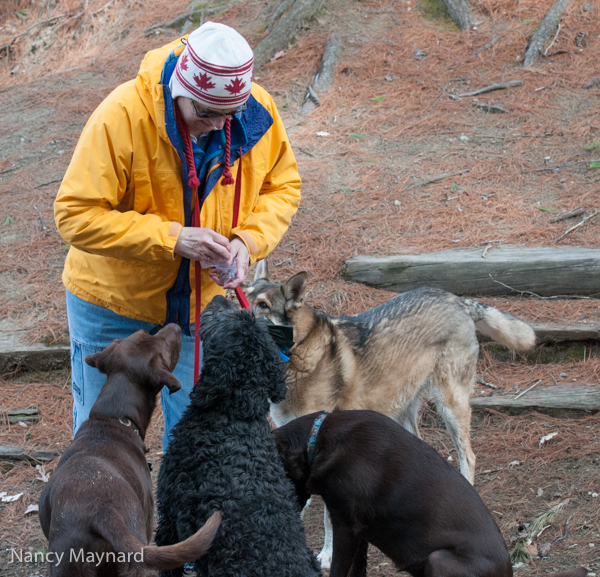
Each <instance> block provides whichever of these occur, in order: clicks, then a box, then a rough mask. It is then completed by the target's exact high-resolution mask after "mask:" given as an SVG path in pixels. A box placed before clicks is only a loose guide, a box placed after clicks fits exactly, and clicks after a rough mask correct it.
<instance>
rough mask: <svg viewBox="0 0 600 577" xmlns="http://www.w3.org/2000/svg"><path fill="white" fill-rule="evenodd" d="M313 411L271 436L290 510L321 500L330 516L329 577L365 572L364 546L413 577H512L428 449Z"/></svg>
mask: <svg viewBox="0 0 600 577" xmlns="http://www.w3.org/2000/svg"><path fill="white" fill-rule="evenodd" d="M322 414H323V413H313V414H311V415H306V416H304V417H300V418H298V419H295V420H293V421H291V422H290V423H288V424H287V425H284V426H283V427H280V428H278V429H276V430H275V431H274V433H275V438H276V441H277V446H278V449H279V452H280V455H281V457H282V458H283V462H284V467H285V470H286V473H287V475H288V476H289V477H290V478H291V480H292V481H293V483H294V485H295V488H296V493H297V496H298V499H299V500H300V504H301V505H304V504H305V503H306V501H307V500H308V498H309V497H310V495H321V496H322V497H323V500H324V501H325V505H326V506H327V509H328V510H329V511H330V513H331V519H332V523H333V559H332V565H331V573H330V577H347V575H351V576H352V577H361V576H364V575H366V567H367V548H368V543H372V544H373V545H375V546H376V547H377V548H378V549H380V550H381V551H382V552H383V553H384V554H385V555H387V556H388V557H390V559H392V561H394V563H395V564H396V566H397V567H398V569H399V570H400V571H406V572H408V573H410V574H411V575H414V576H415V577H511V576H512V574H513V572H512V566H511V562H510V556H509V554H508V550H507V548H506V544H505V543H504V540H503V538H502V535H501V533H500V530H499V529H498V526H497V525H496V523H495V521H494V519H493V518H492V515H491V514H490V512H489V511H488V509H487V508H486V506H485V505H484V503H483V501H482V500H481V498H480V497H479V495H478V494H477V491H476V490H475V489H474V488H473V487H472V486H471V484H470V483H469V482H468V481H467V480H466V479H465V478H464V477H463V476H462V475H461V474H460V473H459V472H458V471H457V470H456V469H454V468H453V467H452V466H451V465H450V464H449V463H447V462H446V461H445V460H444V458H443V457H442V456H441V455H439V453H437V451H435V450H434V449H433V448H432V447H430V446H429V445H427V444H426V443H424V442H423V441H421V440H420V439H418V438H417V437H415V436H414V435H412V434H411V433H409V432H408V431H406V430H405V429H403V428H402V427H401V426H400V425H398V424H397V423H396V422H394V421H393V420H392V419H390V418H389V417H386V416H384V415H382V414H380V413H377V412H375V411H334V412H333V413H330V414H328V415H327V416H325V418H324V420H322V424H321V425H320V427H319V420H320V419H319V417H321V416H322ZM586 574H587V571H586V570H585V569H584V568H581V567H580V568H579V569H575V570H573V571H568V572H564V573H560V574H558V575H555V576H554V577H585V575H586Z"/></svg>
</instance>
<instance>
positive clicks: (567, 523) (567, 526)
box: [551, 513, 575, 545]
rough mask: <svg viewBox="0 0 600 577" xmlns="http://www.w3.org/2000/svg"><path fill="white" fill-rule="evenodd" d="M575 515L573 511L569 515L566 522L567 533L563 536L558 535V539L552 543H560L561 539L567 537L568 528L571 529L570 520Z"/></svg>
mask: <svg viewBox="0 0 600 577" xmlns="http://www.w3.org/2000/svg"><path fill="white" fill-rule="evenodd" d="M573 515H575V513H571V514H570V515H569V518H568V519H567V522H566V523H565V533H564V535H563V536H562V537H557V538H556V539H554V541H552V543H551V545H554V544H555V543H558V542H559V541H562V540H563V539H566V538H567V535H568V534H569V532H568V530H569V521H570V520H571V518H572V517H573Z"/></svg>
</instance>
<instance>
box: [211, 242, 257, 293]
mask: <svg viewBox="0 0 600 577" xmlns="http://www.w3.org/2000/svg"><path fill="white" fill-rule="evenodd" d="M229 252H230V254H231V256H232V262H233V263H235V264H236V266H237V274H236V277H235V278H234V279H233V280H230V281H229V282H227V283H225V284H224V285H221V286H223V288H225V289H234V288H235V287H237V286H240V285H241V284H242V283H243V282H244V279H245V278H246V273H247V272H248V267H249V266H250V253H249V252H248V249H247V248H246V245H245V244H244V241H243V240H241V239H239V238H234V239H233V240H232V241H231V242H230V243H229ZM209 275H210V278H211V279H212V280H213V281H215V282H216V283H217V284H219V285H220V284H221V282H220V281H219V278H218V277H217V276H216V275H215V274H214V273H213V271H212V270H211V271H210V273H209Z"/></svg>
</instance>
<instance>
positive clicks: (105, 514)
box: [39, 324, 221, 577]
mask: <svg viewBox="0 0 600 577" xmlns="http://www.w3.org/2000/svg"><path fill="white" fill-rule="evenodd" d="M180 351H181V329H180V328H179V327H178V326H177V325H175V324H170V325H168V326H166V327H165V328H163V329H161V330H160V331H159V332H158V333H157V334H156V335H155V336H151V335H149V334H148V333H147V332H145V331H138V332H137V333H135V334H133V335H132V336H130V337H128V338H126V339H119V340H116V341H115V342H114V343H113V344H112V345H110V346H109V347H107V348H106V349H105V350H104V351H102V352H101V353H97V354H93V355H89V356H88V357H86V359H85V360H86V362H87V363H88V364H89V365H90V366H92V367H96V368H97V369H98V370H99V371H100V372H102V373H104V374H106V375H107V376H108V378H107V381H106V383H105V384H104V386H103V387H102V391H101V392H100V395H99V396H98V399H97V400H96V402H95V403H94V406H93V407H92V410H91V412H90V418H89V420H88V421H86V422H84V423H83V424H82V425H81V427H80V428H79V430H78V431H77V434H76V435H75V438H74V439H73V442H72V443H71V445H70V446H69V447H68V449H67V451H66V452H65V454H64V455H63V456H62V458H61V460H60V461H59V463H58V465H57V467H56V471H55V472H54V474H53V475H52V477H51V479H50V481H49V483H48V484H47V485H46V487H45V489H44V491H43V492H42V495H41V498H40V504H39V511H40V523H41V525H42V529H43V531H44V534H45V535H46V537H47V538H48V541H49V545H48V553H47V555H46V558H47V560H48V563H49V575H50V576H51V577H61V576H69V577H74V576H75V577H77V576H96V575H102V576H108V575H111V576H112V575H115V576H116V575H119V576H123V575H133V574H136V575H139V574H141V573H143V571H144V570H145V569H156V570H162V569H172V568H173V567H179V566H181V565H183V564H185V563H186V562H189V561H194V560H196V559H197V558H198V557H200V556H202V555H204V554H205V553H206V552H207V551H208V549H209V548H210V545H211V543H212V540H213V538H214V536H215V533H216V532H217V529H218V528H219V524H220V522H221V514H220V513H215V514H214V515H213V516H212V517H211V518H210V519H208V521H207V522H206V524H205V525H204V526H203V527H202V528H201V529H200V530H199V531H198V532H197V533H195V534H194V535H193V536H191V537H190V538H189V539H186V540H185V541H183V542H181V543H177V544H175V545H171V546H168V547H150V546H148V543H149V542H150V538H151V536H152V519H153V515H154V500H153V497H152V481H151V478H150V471H149V470H148V465H147V463H146V457H145V452H146V451H145V446H144V437H145V435H146V430H147V428H148V425H149V424H150V418H151V417H152V413H153V411H154V408H155V406H156V395H157V394H158V393H159V391H160V390H161V389H162V387H163V386H166V387H168V389H169V392H170V393H172V392H175V391H177V390H179V389H180V388H181V384H180V382H179V381H178V380H177V379H176V378H175V377H174V376H173V374H172V371H173V369H174V368H175V365H176V364H177V360H178V359H179V353H180Z"/></svg>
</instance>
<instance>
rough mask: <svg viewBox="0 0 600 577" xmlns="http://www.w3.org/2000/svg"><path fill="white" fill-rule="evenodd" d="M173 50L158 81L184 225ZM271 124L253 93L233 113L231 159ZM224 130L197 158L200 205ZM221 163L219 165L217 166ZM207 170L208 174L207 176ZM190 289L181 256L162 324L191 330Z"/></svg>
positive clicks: (187, 195) (188, 196)
mask: <svg viewBox="0 0 600 577" xmlns="http://www.w3.org/2000/svg"><path fill="white" fill-rule="evenodd" d="M177 58H178V57H177V56H175V52H174V51H173V52H171V54H170V55H169V56H168V57H167V59H166V61H165V64H164V66H163V70H162V75H161V79H160V83H161V85H162V86H163V98H164V102H165V124H166V129H167V135H168V137H169V140H170V141H171V143H172V144H173V146H174V147H175V150H176V151H177V154H178V155H179V158H180V159H181V162H182V165H183V170H182V178H183V206H184V226H191V224H192V188H191V187H190V186H188V183H187V182H188V178H189V169H188V165H187V162H186V159H185V153H184V151H183V142H182V140H181V136H180V135H179V131H178V130H177V122H176V121H175V113H174V111H173V99H172V98H171V90H170V89H169V80H170V79H171V75H172V74H173V71H174V70H175V65H176V64H177ZM272 125H273V117H272V116H271V114H270V113H269V111H268V110H267V109H266V108H265V107H264V106H263V105H262V104H260V102H258V101H257V100H256V99H255V98H254V97H253V96H250V98H249V99H248V106H247V108H246V110H245V111H244V112H243V113H241V114H239V115H235V116H233V117H232V122H231V135H230V136H231V141H230V142H231V156H230V163H231V164H232V165H233V163H234V162H235V161H236V160H237V159H238V158H239V157H240V150H241V154H242V155H244V154H246V152H248V151H249V150H251V149H252V148H253V147H254V146H255V145H256V143H257V142H258V141H259V140H260V139H261V138H262V137H263V136H264V135H265V133H266V132H267V130H269V128H271V126H272ZM224 153H225V132H224V131H223V130H220V131H218V132H217V133H216V134H214V135H213V137H212V139H211V142H210V144H209V145H208V148H207V150H206V153H205V154H204V156H203V157H202V159H201V160H200V166H199V167H198V168H197V171H196V172H197V174H198V176H199V177H201V178H200V187H199V197H200V199H199V200H200V208H201V207H202V204H203V203H204V200H205V199H206V198H207V197H208V195H209V194H210V193H211V191H212V190H213V188H214V187H215V185H216V184H217V182H218V181H219V179H220V178H221V177H222V176H223V172H224V166H223V161H224V156H225V154H224ZM218 163H221V165H220V166H216V168H214V170H212V169H213V167H215V165H217V164H218ZM207 174H208V177H207V176H206V175H207ZM191 293H192V289H191V286H190V261H189V259H187V258H182V259H181V265H180V266H179V270H178V272H177V278H176V279H175V282H174V283H173V286H172V287H171V288H170V289H169V290H168V291H167V293H166V300H167V316H166V319H165V325H166V324H168V323H177V324H179V326H181V329H182V330H183V332H184V334H186V335H189V334H190V310H191V309H190V295H191Z"/></svg>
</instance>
